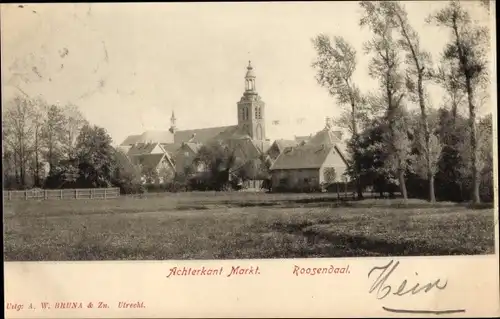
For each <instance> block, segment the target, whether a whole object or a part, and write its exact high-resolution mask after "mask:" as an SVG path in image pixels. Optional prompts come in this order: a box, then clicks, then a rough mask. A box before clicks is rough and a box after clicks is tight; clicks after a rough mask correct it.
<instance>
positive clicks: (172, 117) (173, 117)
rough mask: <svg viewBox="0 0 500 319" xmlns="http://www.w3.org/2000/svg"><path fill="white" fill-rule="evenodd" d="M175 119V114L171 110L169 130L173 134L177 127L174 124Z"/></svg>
mask: <svg viewBox="0 0 500 319" xmlns="http://www.w3.org/2000/svg"><path fill="white" fill-rule="evenodd" d="M175 121H176V118H175V114H174V111H173V110H172V116H171V117H170V132H171V133H172V134H175V131H176V130H177V127H176V125H175Z"/></svg>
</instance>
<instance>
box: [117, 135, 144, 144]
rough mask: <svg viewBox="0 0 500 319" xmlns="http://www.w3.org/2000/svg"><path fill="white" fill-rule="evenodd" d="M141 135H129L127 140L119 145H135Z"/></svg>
mask: <svg viewBox="0 0 500 319" xmlns="http://www.w3.org/2000/svg"><path fill="white" fill-rule="evenodd" d="M140 137H141V135H140V134H137V135H129V136H127V138H126V139H125V140H124V141H123V143H121V144H120V145H123V146H126V145H132V144H134V143H136V142H137V141H138V140H139V139H140Z"/></svg>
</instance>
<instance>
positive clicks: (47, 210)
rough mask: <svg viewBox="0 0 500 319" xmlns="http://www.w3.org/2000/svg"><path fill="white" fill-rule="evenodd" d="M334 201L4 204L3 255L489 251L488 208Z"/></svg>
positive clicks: (245, 197)
mask: <svg viewBox="0 0 500 319" xmlns="http://www.w3.org/2000/svg"><path fill="white" fill-rule="evenodd" d="M335 197H336V196H335V195H334V194H328V195H325V194H264V193H181V194H163V195H161V196H150V197H146V198H133V197H122V198H118V199H111V200H53V201H49V200H48V201H19V202H6V203H5V206H4V225H5V226H4V257H5V260H6V261H13V260H24V261H28V260H119V259H128V260H134V259H135V260H138V259H139V260H144V259H146V260H152V259H156V260H158V259H233V258H304V257H354V256H416V255H462V254H488V253H493V252H494V219H493V208H491V207H489V208H488V207H487V208H481V209H479V208H475V209H472V208H468V207H465V206H463V205H457V204H453V203H438V204H435V205H430V204H429V203H427V202H425V201H420V200H409V201H408V202H407V203H406V204H403V203H402V201H401V200H399V199H394V200H376V199H367V200H364V201H359V202H343V203H339V202H337V201H336V200H335Z"/></svg>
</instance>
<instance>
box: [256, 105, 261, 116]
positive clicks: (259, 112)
mask: <svg viewBox="0 0 500 319" xmlns="http://www.w3.org/2000/svg"><path fill="white" fill-rule="evenodd" d="M255 118H256V119H262V112H261V108H260V106H259V107H255Z"/></svg>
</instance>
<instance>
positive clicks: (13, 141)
mask: <svg viewBox="0 0 500 319" xmlns="http://www.w3.org/2000/svg"><path fill="white" fill-rule="evenodd" d="M2 113H3V119H2V133H3V136H2V140H3V142H4V147H6V148H7V149H8V150H10V154H11V155H12V159H13V162H14V169H15V176H16V179H17V184H18V185H19V186H21V187H23V188H25V187H26V186H27V179H26V177H27V176H26V172H27V165H28V163H29V161H30V158H31V155H32V153H33V141H34V140H35V138H34V136H35V134H34V133H35V130H36V128H37V125H36V124H35V122H36V112H35V104H34V102H33V101H32V100H31V99H28V98H27V97H24V96H17V97H15V98H14V99H13V100H10V101H8V104H7V106H6V109H5V112H2Z"/></svg>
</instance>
